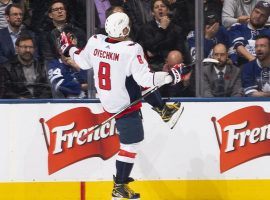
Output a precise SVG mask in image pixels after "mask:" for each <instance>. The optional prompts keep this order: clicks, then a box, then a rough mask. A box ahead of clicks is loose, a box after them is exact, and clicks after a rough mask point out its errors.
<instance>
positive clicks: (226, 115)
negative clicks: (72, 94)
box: [0, 102, 270, 182]
mask: <svg viewBox="0 0 270 200" xmlns="http://www.w3.org/2000/svg"><path fill="white" fill-rule="evenodd" d="M171 103H173V102H171ZM181 106H183V107H184V112H183V114H182V116H181V118H180V119H179V121H178V123H177V124H176V126H175V127H174V128H173V129H170V128H169V126H168V125H167V124H166V123H165V122H163V121H162V119H161V117H160V116H159V115H158V113H156V112H155V111H153V110H152V109H151V106H150V105H149V104H147V103H143V107H142V114H143V125H144V132H145V133H144V134H145V140H144V141H143V142H142V143H141V145H140V148H139V152H138V155H137V158H136V161H135V165H134V170H133V172H132V173H133V174H132V175H133V176H134V177H136V179H139V180H163V179H164V180H197V179H199V180H212V179H213V180H219V179H220V180H226V179H270V170H268V169H269V167H270V157H269V154H270V107H269V103H268V102H183V103H182V104H181ZM0 109H1V112H0V120H1V139H2V140H1V141H2V142H1V145H0V162H1V165H0V181H1V182H32V181H100V180H111V179H112V175H113V174H115V158H116V155H117V153H118V150H119V138H118V134H119V133H118V131H117V129H116V127H115V120H112V121H110V122H108V123H106V124H104V125H103V126H101V127H99V128H98V129H95V130H94V131H93V128H94V127H95V126H96V125H98V124H100V123H101V122H103V121H104V120H105V119H107V118H108V117H109V115H108V114H107V113H106V112H104V111H103V109H102V107H101V105H100V104H99V103H73V104H69V103H61V104H59V103H36V104H0ZM85 135H87V136H86V137H84V136H85Z"/></svg>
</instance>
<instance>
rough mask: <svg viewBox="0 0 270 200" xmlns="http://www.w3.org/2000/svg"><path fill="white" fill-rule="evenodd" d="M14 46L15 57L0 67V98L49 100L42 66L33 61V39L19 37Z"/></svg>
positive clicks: (49, 93) (49, 96)
mask: <svg viewBox="0 0 270 200" xmlns="http://www.w3.org/2000/svg"><path fill="white" fill-rule="evenodd" d="M15 45H16V47H15V48H16V52H17V55H15V56H14V57H13V58H11V59H10V60H9V61H7V62H5V63H3V64H1V66H0V68H2V72H3V74H2V79H3V80H2V84H1V86H0V88H2V90H3V91H2V98H21V99H23V98H51V88H50V86H49V84H48V82H47V76H46V71H45V69H44V64H43V62H41V61H39V60H35V59H34V51H35V46H34V41H33V38H32V37H31V36H30V35H20V37H19V38H18V39H17V40H16V43H15ZM2 86H3V87H2Z"/></svg>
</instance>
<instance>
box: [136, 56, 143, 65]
mask: <svg viewBox="0 0 270 200" xmlns="http://www.w3.org/2000/svg"><path fill="white" fill-rule="evenodd" d="M137 59H138V61H139V63H140V64H143V59H142V57H141V55H137Z"/></svg>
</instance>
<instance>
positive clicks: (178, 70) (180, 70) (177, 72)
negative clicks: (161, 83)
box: [169, 63, 192, 85]
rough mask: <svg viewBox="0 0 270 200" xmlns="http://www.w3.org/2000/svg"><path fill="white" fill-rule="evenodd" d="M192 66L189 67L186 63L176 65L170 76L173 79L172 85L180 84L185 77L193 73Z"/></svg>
mask: <svg viewBox="0 0 270 200" xmlns="http://www.w3.org/2000/svg"><path fill="white" fill-rule="evenodd" d="M191 69H192V68H191V66H187V65H185V64H184V63H180V64H176V65H174V66H173V67H172V68H171V70H170V72H169V74H170V75H171V77H172V79H173V80H172V84H173V85H175V84H177V83H179V82H180V81H181V80H183V79H184V77H185V76H186V75H187V74H188V73H189V72H190V71H191Z"/></svg>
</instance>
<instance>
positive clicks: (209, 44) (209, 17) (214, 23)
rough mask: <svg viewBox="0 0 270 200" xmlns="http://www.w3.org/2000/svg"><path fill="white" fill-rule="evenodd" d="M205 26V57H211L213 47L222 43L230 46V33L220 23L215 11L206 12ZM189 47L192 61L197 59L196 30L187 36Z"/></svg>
mask: <svg viewBox="0 0 270 200" xmlns="http://www.w3.org/2000/svg"><path fill="white" fill-rule="evenodd" d="M204 22H205V26H204V27H205V28H204V57H205V58H207V57H211V54H212V51H213V47H214V46H215V45H216V44H218V43H222V44H224V45H226V46H227V47H229V33H228V31H227V30H226V29H225V28H224V27H223V26H222V25H220V21H219V19H218V16H217V15H216V13H215V12H206V13H205V19H204ZM187 41H188V47H189V51H190V55H191V58H192V61H193V62H194V61H195V60H196V49H195V31H191V32H190V33H189V34H188V36H187Z"/></svg>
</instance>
